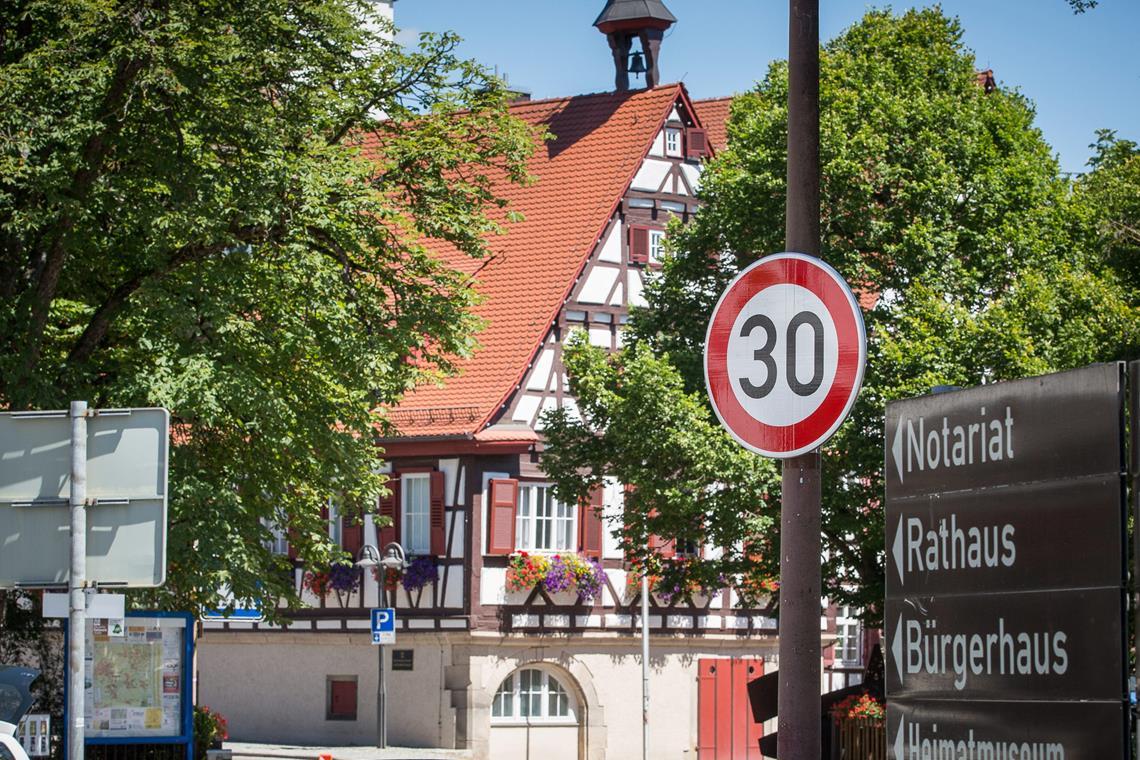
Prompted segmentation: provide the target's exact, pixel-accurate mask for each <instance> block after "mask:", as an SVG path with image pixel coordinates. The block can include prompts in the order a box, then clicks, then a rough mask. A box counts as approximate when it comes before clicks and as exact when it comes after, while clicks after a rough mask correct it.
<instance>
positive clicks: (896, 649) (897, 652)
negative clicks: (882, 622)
mask: <svg viewBox="0 0 1140 760" xmlns="http://www.w3.org/2000/svg"><path fill="white" fill-rule="evenodd" d="M902 632H903V620H902V615H899V623H898V625H897V626H895V640H894V641H892V642H891V656H892V657H894V658H895V670H897V671H898V672H899V681H900V682H901V681H902V680H904V679H903V661H902V648H903V637H902Z"/></svg>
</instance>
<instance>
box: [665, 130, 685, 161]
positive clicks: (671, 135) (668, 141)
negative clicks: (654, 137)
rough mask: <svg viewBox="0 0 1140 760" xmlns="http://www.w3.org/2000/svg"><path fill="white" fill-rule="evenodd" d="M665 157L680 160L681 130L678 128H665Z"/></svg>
mask: <svg viewBox="0 0 1140 760" xmlns="http://www.w3.org/2000/svg"><path fill="white" fill-rule="evenodd" d="M665 155H666V156H672V157H674V158H680V157H681V156H682V153H681V130H680V129H679V128H677V127H665Z"/></svg>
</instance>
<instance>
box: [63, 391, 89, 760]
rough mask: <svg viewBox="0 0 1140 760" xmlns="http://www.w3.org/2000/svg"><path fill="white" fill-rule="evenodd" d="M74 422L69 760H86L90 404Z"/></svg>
mask: <svg viewBox="0 0 1140 760" xmlns="http://www.w3.org/2000/svg"><path fill="white" fill-rule="evenodd" d="M69 416H70V418H71V493H70V495H69V499H68V502H69V504H70V507H71V575H70V576H69V578H68V582H67V590H68V597H69V598H70V600H71V603H70V610H69V612H70V614H69V616H68V625H69V626H70V631H71V635H70V637H69V638H68V641H69V646H68V664H69V670H68V672H69V674H70V675H69V679H68V692H67V693H68V700H67V701H68V705H67V714H68V716H69V717H70V720H71V725H70V731H69V733H68V736H69V737H70V739H69V741H68V745H69V747H68V750H69V751H68V758H69V760H83V741H84V727H85V723H84V715H83V678H84V657H85V654H86V653H85V651H84V650H85V648H86V644H87V639H86V626H87V597H86V594H85V593H84V587H85V586H86V585H87V512H86V508H87V402H86V401H72V402H71V410H70V413H69Z"/></svg>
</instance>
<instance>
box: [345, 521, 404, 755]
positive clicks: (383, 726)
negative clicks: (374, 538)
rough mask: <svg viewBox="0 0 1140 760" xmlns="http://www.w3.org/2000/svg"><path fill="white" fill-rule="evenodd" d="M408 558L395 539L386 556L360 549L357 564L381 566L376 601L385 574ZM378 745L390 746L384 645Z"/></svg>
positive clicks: (379, 653) (379, 664) (379, 665)
mask: <svg viewBox="0 0 1140 760" xmlns="http://www.w3.org/2000/svg"><path fill="white" fill-rule="evenodd" d="M406 564H407V558H406V555H405V554H404V547H402V546H400V545H399V544H398V543H396V542H395V541H392V542H391V543H389V544H387V545H385V546H384V556H383V557H381V556H380V552H379V551H378V550H377V549H376V547H375V546H373V545H372V544H365V545H364V546H362V547H361V549H360V556H359V557H358V559H357V560H356V566H357V567H360V568H379V572H378V573H377V577H376V601H377V603H380V601H381V600H382V599H383V598H384V597H383V595H384V579H383V576H384V575H385V574H386V573H387V571H389V570H395V571H397V572H399V571H401V570H403V569H404V566H405V565H406ZM376 746H377V747H378V748H380V749H386V748H387V747H388V684H387V682H386V681H385V680H384V645H383V644H380V645H378V646H377V647H376Z"/></svg>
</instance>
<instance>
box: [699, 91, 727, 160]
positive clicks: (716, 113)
mask: <svg viewBox="0 0 1140 760" xmlns="http://www.w3.org/2000/svg"><path fill="white" fill-rule="evenodd" d="M731 105H732V98H731V97H728V98H708V99H706V100H694V101H693V108H694V109H696V112H697V120H698V121H699V122H700V123H701V126H702V127H704V128H705V131H706V132H707V133H708V136H709V144H710V145H712V146H713V150H715V151H717V152H718V153H719V152H720V151H722V150H724V148H725V146H726V145H728V109H729V106H731Z"/></svg>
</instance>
